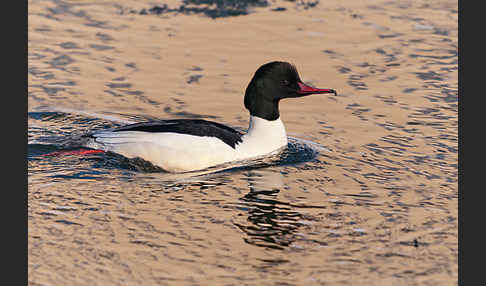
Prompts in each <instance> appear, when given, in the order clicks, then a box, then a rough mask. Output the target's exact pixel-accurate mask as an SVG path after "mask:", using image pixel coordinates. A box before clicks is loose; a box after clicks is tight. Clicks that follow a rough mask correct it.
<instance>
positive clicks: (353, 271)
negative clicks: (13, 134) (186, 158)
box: [27, 0, 458, 285]
mask: <svg viewBox="0 0 486 286" xmlns="http://www.w3.org/2000/svg"><path fill="white" fill-rule="evenodd" d="M230 2H231V1H230ZM166 3H167V5H168V6H167V8H166V9H165V10H164V12H163V13H151V12H150V13H149V12H147V13H145V14H144V13H140V11H142V9H146V11H151V10H150V9H151V8H153V7H154V4H153V3H148V2H140V1H124V2H123V3H122V4H118V3H113V2H108V1H97V2H96V3H84V2H79V1H61V0H53V1H34V0H33V1H30V2H29V70H28V72H29V84H28V94H29V110H28V154H27V161H28V186H29V189H28V191H29V194H28V228H29V232H28V254H29V257H28V268H29V284H31V285H66V284H69V285H118V284H121V285H175V284H176V285H179V284H182V285H223V284H224V285H362V284H365V285H455V284H457V263H458V261H457V257H458V256H457V254H458V247H457V242H458V236H457V226H458V221H457V201H458V190H457V168H458V162H457V152H458V144H457V126H458V120H457V107H458V106H457V103H458V93H457V3H456V2H453V1H445V2H444V1H436V2H427V3H426V2H407V3H402V2H400V3H395V2H386V1H381V2H380V1H379V2H373V3H368V2H363V1H348V2H346V3H341V1H276V2H265V5H256V6H255V5H253V6H252V5H249V6H248V7H249V8H248V9H249V10H244V11H243V12H242V11H240V10H238V13H237V14H238V15H240V16H234V17H225V16H224V15H233V12H231V13H229V12H228V13H227V14H225V13H226V12H225V10H224V9H222V8H224V5H223V6H216V11H219V12H218V13H219V14H218V15H219V16H218V17H214V19H213V18H212V16H211V15H212V14H210V15H207V11H213V10H212V9H213V8H215V7H212V6H211V7H209V8H208V7H207V6H198V4H197V3H198V2H197V1H185V2H183V1H167V2H166ZM205 3H206V2H204V3H203V2H201V5H205ZM207 3H209V2H207ZM231 3H232V2H231ZM255 3H256V2H255ZM262 3H263V2H262ZM309 3H310V4H309ZM311 4H312V5H311ZM181 5H193V6H191V7H192V8H191V7H187V8H188V9H186V8H184V9H185V10H184V11H192V12H191V13H189V12H188V13H182V12H181V13H178V12H177V11H179V10H181V9H182V8H180V7H181ZM194 5H195V6H194ZM220 5H222V4H221V3H220ZM159 6H160V5H159ZM161 7H162V6H161ZM242 7H243V8H245V9H246V8H247V7H246V6H245V5H243V6H241V7H237V8H238V9H242ZM277 7H284V8H285V9H276V8H277ZM189 8H190V9H189ZM170 9H172V12H170V11H169V10H170ZM218 9H219V10H218ZM275 9H276V10H275ZM176 10H177V11H176ZM131 11H134V12H131ZM153 11H155V10H153ZM174 11H175V12H174ZM194 11H201V13H196V12H194ZM221 13H222V14H221ZM221 15H223V16H221ZM235 31H238V32H235ZM271 60H288V61H291V62H293V63H294V64H296V66H297V68H298V70H299V72H300V75H301V77H302V79H303V80H304V81H305V82H307V83H311V84H313V85H315V86H316V87H322V88H333V89H336V90H337V92H338V96H336V97H334V96H309V97H306V98H303V99H295V100H288V101H282V102H281V106H280V108H281V115H282V120H283V122H284V123H285V126H286V128H287V132H288V134H289V145H288V148H287V149H286V150H284V151H283V152H282V153H280V154H277V155H275V156H272V157H271V158H266V159H261V160H257V161H252V162H242V163H241V164H237V165H225V166H218V168H212V169H209V170H203V171H201V172H191V173H184V174H171V173H166V172H164V171H162V170H160V169H159V168H157V167H156V166H153V165H151V164H148V163H147V162H144V161H141V160H129V159H127V158H124V157H122V156H119V155H116V154H111V153H103V154H91V155H85V156H42V155H43V154H46V153H50V152H54V151H58V150H64V149H70V148H75V145H76V142H77V138H78V137H79V136H80V135H82V134H84V133H85V132H87V131H89V130H93V129H104V128H111V127H116V126H121V125H124V124H129V123H133V122H139V121H144V120H148V119H157V118H159V119H170V118H203V119H210V120H214V121H218V122H222V123H225V124H228V125H230V126H233V127H235V128H237V129H240V130H246V128H247V126H248V115H247V112H246V110H244V107H243V93H244V89H245V87H246V85H247V84H248V81H249V80H250V78H251V76H252V74H253V72H254V71H255V70H256V68H257V67H258V66H259V65H261V64H263V63H265V62H268V61H271ZM204 95H205V96H204Z"/></svg>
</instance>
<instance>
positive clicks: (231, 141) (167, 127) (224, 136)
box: [113, 119, 243, 148]
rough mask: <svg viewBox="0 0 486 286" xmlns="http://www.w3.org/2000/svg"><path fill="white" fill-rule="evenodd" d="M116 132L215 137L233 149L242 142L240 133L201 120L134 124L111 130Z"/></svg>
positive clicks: (174, 120)
mask: <svg viewBox="0 0 486 286" xmlns="http://www.w3.org/2000/svg"><path fill="white" fill-rule="evenodd" d="M118 131H143V132H157V133H159V132H162V133H163V132H172V133H180V134H188V135H194V136H209V137H216V138H219V139H220V140H221V141H223V142H224V143H226V144H228V145H229V146H231V147H232V148H235V146H236V143H238V142H242V140H241V136H243V134H242V133H241V132H239V131H236V130H234V129H233V128H230V127H228V126H225V125H223V124H219V123H217V122H213V121H207V120H202V119H172V120H160V121H153V122H143V123H135V124H130V125H126V126H123V127H119V128H117V129H114V130H113V132H118Z"/></svg>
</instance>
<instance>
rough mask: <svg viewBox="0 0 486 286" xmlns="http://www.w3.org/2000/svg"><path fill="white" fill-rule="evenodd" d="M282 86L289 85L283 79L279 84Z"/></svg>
mask: <svg viewBox="0 0 486 286" xmlns="http://www.w3.org/2000/svg"><path fill="white" fill-rule="evenodd" d="M280 83H281V84H282V85H289V81H288V80H286V79H284V80H282V81H281V82H280Z"/></svg>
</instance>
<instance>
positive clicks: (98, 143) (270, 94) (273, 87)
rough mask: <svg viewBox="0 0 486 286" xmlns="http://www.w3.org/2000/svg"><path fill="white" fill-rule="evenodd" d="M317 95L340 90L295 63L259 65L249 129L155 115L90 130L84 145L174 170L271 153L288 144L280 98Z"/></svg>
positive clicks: (247, 101)
mask: <svg viewBox="0 0 486 286" xmlns="http://www.w3.org/2000/svg"><path fill="white" fill-rule="evenodd" d="M311 94H334V95H337V93H336V91H335V90H334V89H328V88H326V89H323V88H315V87H312V86H310V85H308V84H305V83H304V82H303V81H302V80H301V79H300V76H299V74H298V72H297V69H296V67H295V65H293V64H290V63H288V62H283V61H272V62H269V63H266V64H264V65H262V66H260V67H259V68H258V69H257V70H256V72H255V74H254V75H253V77H252V79H251V80H250V82H249V84H248V86H247V88H246V90H245V96H244V106H245V108H246V109H247V110H248V112H249V117H250V118H249V126H248V129H247V132H240V131H238V130H235V129H234V128H232V127H229V126H227V125H224V124H221V123H218V122H214V121H209V120H203V119H169V120H155V121H147V122H140V123H133V124H128V125H125V126H121V127H116V128H111V129H105V130H98V131H93V132H89V133H87V134H86V136H85V137H86V139H87V140H85V143H83V145H84V147H87V148H90V150H92V151H91V152H113V153H117V154H119V155H122V156H124V157H126V158H141V159H143V160H145V161H148V162H150V163H152V164H153V165H155V166H158V167H160V168H161V169H163V170H164V171H167V172H171V173H182V172H192V171H199V170H204V169H207V168H209V167H214V166H218V165H221V164H225V163H231V162H238V161H244V160H251V159H255V158H260V157H265V156H270V155H273V154H275V153H278V152H281V151H282V150H284V149H285V148H286V147H287V144H288V138H287V132H286V129H285V126H284V123H283V122H282V120H281V118H280V112H279V103H280V100H283V99H288V98H300V97H304V96H308V95H311Z"/></svg>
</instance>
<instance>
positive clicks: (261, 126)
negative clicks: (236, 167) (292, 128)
mask: <svg viewBox="0 0 486 286" xmlns="http://www.w3.org/2000/svg"><path fill="white" fill-rule="evenodd" d="M242 140H243V142H242V143H240V144H238V146H237V147H236V150H237V151H238V153H240V154H241V156H243V157H257V156H262V155H266V154H269V153H272V152H273V151H276V150H278V149H280V148H282V147H285V146H287V132H285V126H284V124H283V122H282V121H281V120H280V118H278V119H276V120H272V121H269V120H265V119H263V118H260V117H256V116H250V126H249V127H248V132H247V133H246V134H245V135H243V137H242Z"/></svg>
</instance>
